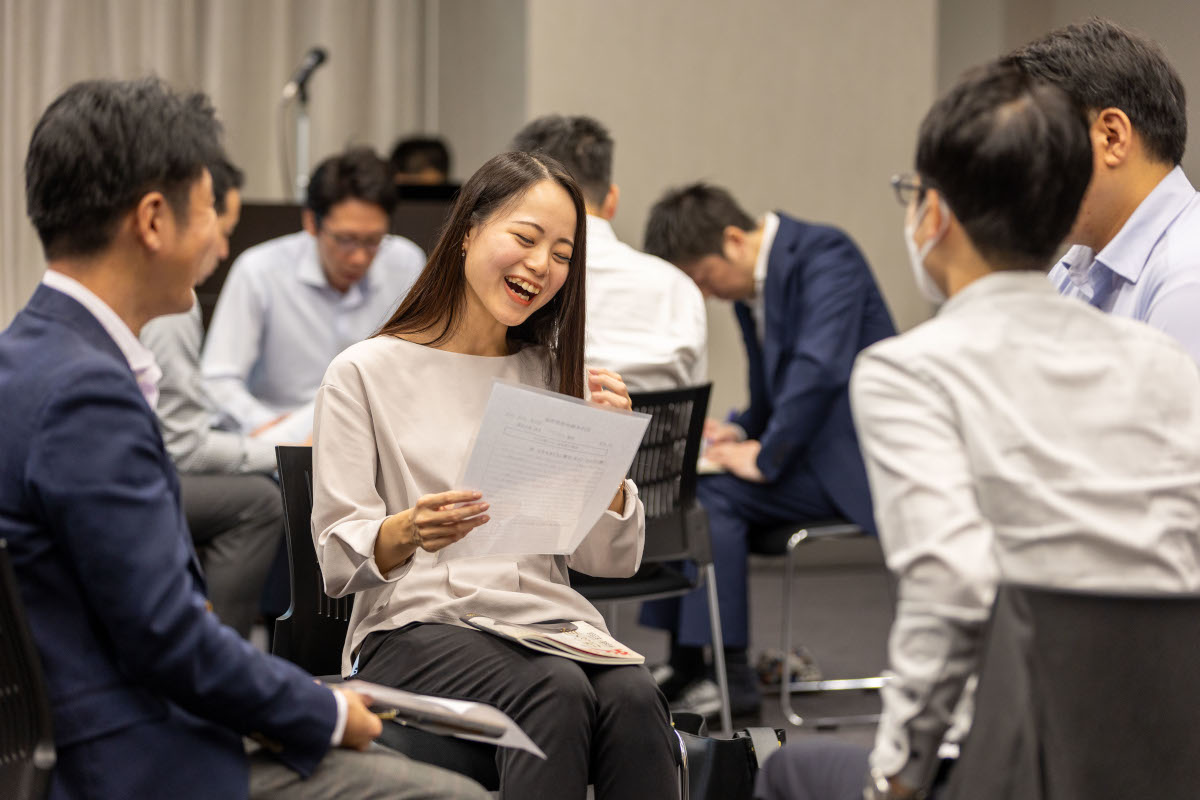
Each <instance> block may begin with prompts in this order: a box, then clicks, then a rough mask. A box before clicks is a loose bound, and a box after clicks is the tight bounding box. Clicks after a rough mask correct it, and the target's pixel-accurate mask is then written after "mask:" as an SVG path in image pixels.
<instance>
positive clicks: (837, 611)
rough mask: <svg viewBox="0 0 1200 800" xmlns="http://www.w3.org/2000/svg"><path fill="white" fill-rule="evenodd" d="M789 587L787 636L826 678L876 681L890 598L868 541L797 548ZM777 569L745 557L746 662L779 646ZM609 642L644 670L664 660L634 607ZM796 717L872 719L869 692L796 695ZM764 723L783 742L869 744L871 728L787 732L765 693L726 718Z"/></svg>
mask: <svg viewBox="0 0 1200 800" xmlns="http://www.w3.org/2000/svg"><path fill="white" fill-rule="evenodd" d="M798 563H799V564H801V565H802V567H801V568H800V569H799V570H798V571H797V577H796V585H795V587H794V588H793V606H794V607H793V612H792V624H793V626H794V629H795V630H794V632H793V638H794V640H796V641H802V642H804V643H805V645H806V646H807V647H808V648H809V649H810V650H811V651H812V653H813V655H814V656H815V657H816V660H817V663H818V664H819V665H820V667H821V670H822V672H823V673H824V677H826V678H852V677H853V678H857V677H865V676H872V675H878V674H879V673H880V670H881V669H882V668H883V666H884V664H885V654H886V641H887V632H888V628H889V626H890V625H891V620H892V610H893V604H894V600H893V595H892V588H891V579H890V578H889V577H888V574H887V570H886V568H885V567H884V565H883V556H882V554H881V553H880V551H879V546H878V543H877V542H876V540H874V539H866V538H864V539H861V540H853V541H847V542H814V543H811V544H806V545H802V546H801V551H800V553H799V562H798ZM783 567H784V560H783V558H782V557H780V558H758V557H754V558H752V562H751V568H750V595H751V596H750V608H751V620H750V659H751V662H754V661H755V660H757V657H758V653H759V652H760V651H762V650H764V649H776V650H778V649H779V648H780V633H781V631H780V625H781V622H782V616H783V605H782V602H783V574H784V573H783ZM617 636H618V638H619V639H621V641H623V642H625V643H626V644H628V645H629V646H630V647H632V648H634V649H635V650H637V651H639V652H641V653H643V654H644V655H645V656H646V662H647V663H648V664H655V663H659V662H661V661H663V660H665V658H666V653H667V647H668V641H667V636H666V634H665V633H663V632H661V631H656V630H651V629H648V628H643V627H641V626H640V625H638V624H637V604H636V603H625V604H622V605H620V606H619V607H618V617H617ZM794 705H795V707H796V709H797V711H798V713H800V715H801V716H822V715H826V714H870V713H878V711H879V698H878V695H877V694H875V693H873V692H857V691H854V692H835V693H830V694H825V695H801V696H799V699H798V700H796V701H795V702H794ZM747 725H767V726H771V727H775V728H784V729H786V730H787V732H788V737H789V739H790V740H791V739H795V738H797V737H801V736H822V737H834V738H838V739H843V740H846V741H851V742H855V743H858V744H861V745H864V746H870V745H871V743H872V742H873V740H874V735H875V730H874V726H862V725H859V726H851V727H847V726H843V727H840V728H838V729H837V730H835V731H829V732H817V731H809V730H808V729H806V728H795V727H792V726H790V725H789V724H788V723H787V721H786V718H785V716H784V714H783V712H782V711H781V710H780V708H779V697H778V694H774V695H770V694H769V695H765V696H764V698H763V709H762V711H761V712H760V714H759V716H758V718H741V719H735V720H734V727H735V728H743V727H746V726H747Z"/></svg>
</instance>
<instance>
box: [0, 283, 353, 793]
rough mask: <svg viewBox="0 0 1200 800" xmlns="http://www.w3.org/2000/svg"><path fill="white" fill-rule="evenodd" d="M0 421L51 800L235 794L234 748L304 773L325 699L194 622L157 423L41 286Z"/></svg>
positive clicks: (29, 309) (13, 360) (4, 361)
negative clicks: (45, 715)
mask: <svg viewBox="0 0 1200 800" xmlns="http://www.w3.org/2000/svg"><path fill="white" fill-rule="evenodd" d="M0 408H3V409H4V416H3V419H4V424H3V425H2V426H0V538H4V539H7V540H8V543H9V550H10V552H11V554H12V557H13V562H14V566H15V571H16V574H17V582H18V584H19V588H20V592H21V597H22V600H23V601H24V603H25V606H26V609H27V610H28V615H29V623H30V627H31V628H32V630H33V636H34V639H35V641H36V643H37V649H38V651H39V653H40V655H41V660H42V666H43V668H44V671H45V674H46V679H47V684H48V687H49V692H50V699H51V704H52V706H53V721H54V740H55V744H56V747H57V748H58V750H59V761H58V766H57V767H56V768H55V773H54V777H53V780H52V788H51V797H57V798H82V797H87V798H92V797H96V798H101V797H111V798H127V797H128V798H132V797H151V796H154V797H166V796H170V797H172V798H213V797H221V798H238V797H245V796H246V794H247V791H248V772H247V760H246V756H245V752H244V748H243V745H242V739H241V735H243V734H247V735H254V734H258V735H259V736H260V737H261V738H263V739H264V740H266V741H267V742H268V744H269V745H270V749H271V750H273V751H275V752H276V755H277V756H278V757H279V758H280V759H281V760H282V761H284V762H285V763H287V764H288V765H289V766H291V767H293V768H294V769H296V770H297V771H298V772H300V773H301V774H308V773H309V772H310V771H311V770H312V769H313V768H314V767H315V766H316V764H317V762H319V761H320V759H321V757H322V756H323V755H324V754H325V752H326V751H327V750H328V749H329V740H330V736H331V735H332V732H333V727H334V724H335V722H336V719H337V707H336V703H335V701H334V698H333V696H332V694H331V692H330V691H329V689H327V688H325V687H322V686H318V685H317V684H315V683H314V682H313V680H312V678H311V676H309V675H307V674H306V673H305V672H303V671H302V670H300V669H298V668H296V667H295V666H293V665H292V664H289V663H287V662H285V661H282V660H280V659H276V658H274V657H272V656H268V655H265V654H263V653H261V652H259V651H257V650H255V649H254V648H253V647H251V646H250V645H249V644H248V643H246V642H245V641H243V640H242V639H241V638H240V637H239V636H238V635H237V634H236V633H235V632H234V631H232V630H231V629H229V628H227V627H224V626H223V625H221V624H220V622H219V621H218V620H217V618H216V617H215V616H214V615H213V614H212V613H210V612H209V611H208V610H207V602H206V600H205V597H204V583H203V579H202V577H201V573H200V570H199V567H198V565H197V562H196V558H195V553H194V551H193V550H192V546H191V540H190V537H189V535H188V531H187V525H186V522H185V521H184V517H183V513H182V511H181V507H180V503H179V484H178V479H177V477H176V475H175V470H174V467H173V466H172V465H171V460H170V458H169V457H168V456H167V453H166V450H165V448H164V446H163V442H162V437H161V436H160V434H159V429H158V421H157V420H156V419H155V416H154V412H153V411H151V409H150V407H149V406H148V405H147V404H146V401H145V400H144V399H143V397H142V395H141V393H140V392H139V391H138V387H137V383H136V381H135V380H134V377H133V374H132V372H131V370H130V369H129V365H128V363H127V362H126V361H125V359H124V357H123V356H122V354H121V351H120V350H119V349H118V348H117V345H116V343H115V342H113V340H112V339H111V338H110V337H109V335H108V334H107V333H106V332H105V330H104V329H103V327H101V325H100V323H99V322H97V321H96V319H95V318H94V317H93V316H92V315H91V314H90V313H89V312H88V311H87V310H86V309H85V308H84V307H83V306H82V305H80V304H79V303H78V302H76V301H75V300H73V299H72V298H70V297H68V296H67V295H65V294H63V293H61V292H58V291H55V290H53V289H50V288H48V287H46V286H41V287H39V288H38V290H37V292H36V293H35V294H34V295H33V298H32V299H31V300H30V301H29V304H28V305H27V306H26V307H25V309H24V310H22V311H21V312H20V313H19V314H18V315H17V317H16V318H15V319H14V321H13V323H12V325H11V326H10V327H9V328H8V330H6V331H5V332H4V333H2V334H0Z"/></svg>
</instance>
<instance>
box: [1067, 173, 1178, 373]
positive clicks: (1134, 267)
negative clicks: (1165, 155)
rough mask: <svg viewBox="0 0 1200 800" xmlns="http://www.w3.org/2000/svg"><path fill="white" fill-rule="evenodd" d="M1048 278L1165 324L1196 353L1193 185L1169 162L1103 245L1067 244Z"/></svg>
mask: <svg viewBox="0 0 1200 800" xmlns="http://www.w3.org/2000/svg"><path fill="white" fill-rule="evenodd" d="M1050 280H1051V281H1052V282H1053V283H1054V285H1055V286H1057V287H1058V290H1059V292H1061V293H1062V294H1065V295H1068V296H1071V297H1079V298H1082V299H1083V300H1086V301H1087V302H1089V303H1091V304H1092V305H1094V306H1096V307H1097V308H1099V309H1101V310H1102V311H1107V312H1109V313H1111V314H1116V315H1117V316H1121V317H1129V318H1131V319H1138V320H1141V321H1143V322H1146V323H1149V324H1150V325H1153V326H1154V327H1155V328H1158V329H1159V330H1163V331H1166V332H1167V333H1169V334H1171V335H1172V336H1174V337H1175V339H1176V340H1178V341H1179V342H1180V343H1181V344H1183V346H1184V348H1186V349H1187V351H1188V352H1189V353H1191V354H1192V358H1194V359H1196V360H1197V361H1200V314H1197V313H1196V311H1197V309H1200V193H1197V192H1196V190H1195V188H1193V187H1192V184H1191V183H1190V182H1189V181H1188V179H1187V176H1186V175H1184V174H1183V170H1182V169H1181V168H1180V167H1176V168H1175V169H1174V170H1172V171H1171V172H1170V173H1169V174H1168V175H1167V176H1166V177H1165V178H1163V179H1162V180H1161V181H1160V182H1159V184H1158V186H1156V187H1155V188H1154V191H1152V192H1150V194H1148V195H1147V196H1146V199H1145V200H1143V201H1142V202H1141V205H1139V206H1138V207H1137V209H1136V210H1135V211H1134V212H1133V214H1132V215H1131V216H1130V217H1129V219H1128V220H1126V222H1125V225H1124V226H1122V228H1121V230H1120V231H1119V232H1118V233H1117V235H1116V236H1114V237H1113V239H1112V241H1110V242H1109V243H1108V244H1107V245H1105V246H1104V249H1103V250H1101V251H1100V252H1099V253H1096V252H1093V251H1092V250H1091V248H1088V247H1084V246H1082V245H1076V246H1075V247H1072V248H1071V249H1070V250H1068V251H1067V254H1066V255H1065V256H1064V257H1063V260H1062V261H1061V262H1060V263H1059V264H1058V265H1057V266H1055V267H1054V269H1053V270H1051V271H1050Z"/></svg>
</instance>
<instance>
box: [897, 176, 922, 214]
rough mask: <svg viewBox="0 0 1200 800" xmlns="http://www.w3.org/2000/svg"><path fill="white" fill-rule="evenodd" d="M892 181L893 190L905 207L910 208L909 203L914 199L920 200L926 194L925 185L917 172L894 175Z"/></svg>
mask: <svg viewBox="0 0 1200 800" xmlns="http://www.w3.org/2000/svg"><path fill="white" fill-rule="evenodd" d="M890 183H891V184H892V191H893V192H895V193H896V200H897V201H898V202H899V203H900V205H902V206H904V207H905V208H908V205H909V203H911V202H912V201H913V200H918V201H919V200H920V199H921V197H922V195H924V194H925V186H924V185H922V183H921V179H920V178H919V177H917V173H915V172H904V173H901V174H899V175H893V176H892V179H891V181H890Z"/></svg>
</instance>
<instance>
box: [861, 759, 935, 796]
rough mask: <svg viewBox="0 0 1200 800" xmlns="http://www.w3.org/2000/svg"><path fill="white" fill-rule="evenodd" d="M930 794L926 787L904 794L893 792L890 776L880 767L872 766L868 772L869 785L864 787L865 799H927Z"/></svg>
mask: <svg viewBox="0 0 1200 800" xmlns="http://www.w3.org/2000/svg"><path fill="white" fill-rule="evenodd" d="M928 796H929V795H928V793H927V792H926V791H925V790H924V789H917V790H915V791H913V792H905V793H904V794H897V793H896V792H893V791H892V784H891V782H890V781H889V780H888V776H887V775H884V774H883V770H881V769H879V768H878V767H871V770H870V772H868V773H867V785H866V786H864V787H863V800H927V798H928Z"/></svg>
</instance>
